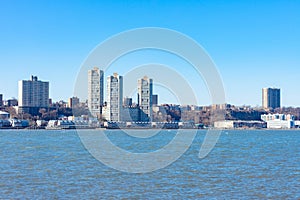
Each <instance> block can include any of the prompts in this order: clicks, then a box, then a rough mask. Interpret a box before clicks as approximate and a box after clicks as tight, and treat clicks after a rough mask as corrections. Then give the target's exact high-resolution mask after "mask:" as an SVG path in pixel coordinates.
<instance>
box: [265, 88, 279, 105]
mask: <svg viewBox="0 0 300 200" xmlns="http://www.w3.org/2000/svg"><path fill="white" fill-rule="evenodd" d="M262 106H263V108H264V109H267V108H273V109H275V108H280V89H278V88H263V89H262Z"/></svg>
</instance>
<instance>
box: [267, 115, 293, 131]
mask: <svg viewBox="0 0 300 200" xmlns="http://www.w3.org/2000/svg"><path fill="white" fill-rule="evenodd" d="M261 120H263V121H265V122H267V128H272V129H286V128H293V127H294V126H295V120H294V116H293V115H285V114H264V115H261Z"/></svg>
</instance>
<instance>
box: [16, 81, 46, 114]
mask: <svg viewBox="0 0 300 200" xmlns="http://www.w3.org/2000/svg"><path fill="white" fill-rule="evenodd" d="M18 106H19V109H18V110H19V112H22V113H23V112H24V113H29V114H31V115H37V114H38V111H39V109H40V108H48V107H49V82H43V81H39V80H38V77H37V76H31V80H22V81H19V102H18Z"/></svg>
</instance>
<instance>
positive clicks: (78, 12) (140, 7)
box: [0, 0, 300, 106]
mask: <svg viewBox="0 0 300 200" xmlns="http://www.w3.org/2000/svg"><path fill="white" fill-rule="evenodd" d="M0 19H1V20H0V27H1V28H0V61H1V63H0V66H1V68H0V69H1V84H0V93H3V94H4V99H8V98H11V97H17V95H18V93H17V91H18V85H17V81H18V80H22V79H29V77H30V75H31V74H34V75H37V76H38V77H39V78H40V79H42V80H47V81H50V96H51V98H53V99H54V100H56V101H57V100H60V99H64V100H67V98H68V97H70V96H72V95H73V88H74V83H75V79H76V76H77V73H78V71H79V69H80V65H81V64H82V62H83V61H84V59H85V58H86V57H87V55H88V54H89V52H90V51H92V50H93V48H94V47H95V46H96V45H98V44H99V43H100V42H102V41H103V40H105V39H106V38H108V37H110V36H112V35H115V34H117V33H119V32H122V31H125V30H128V29H133V28H141V27H149V26H150V27H163V28H169V29H174V30H176V31H179V32H182V33H184V34H186V35H188V36H190V37H192V38H193V39H195V40H196V41H197V42H198V43H199V44H200V45H202V46H203V47H204V48H205V50H206V51H207V52H208V54H209V55H210V56H211V57H212V59H213V60H214V62H215V63H216V65H217V67H218V70H219V72H220V73H221V76H222V79H223V83H224V86H225V90H226V100H227V102H228V103H232V104H236V105H243V104H246V105H253V106H255V105H261V88H262V87H279V88H281V90H282V104H283V105H284V106H300V95H299V94H298V88H299V85H298V82H299V74H300V1H298V0H290V1H287V0H282V1H276V0H273V1H209V0H207V1H201V0H198V1H140V2H139V1H113V2H110V1H92V0H90V1H84V0H82V1H76V0H75V1H74V0H73V1H59V0H51V1H30V0H28V1H25V0H24V1H15V0H9V1H8V0H1V1H0ZM129 58H130V57H129ZM131 58H132V59H134V57H133V56H131ZM172 62H174V60H170V63H172ZM167 63H168V62H166V64H167ZM91 67H92V66H91ZM197 90H198V89H197ZM204 90H206V88H199V97H200V104H209V100H208V98H207V97H205V96H206V95H205V92H204ZM157 92H158V91H157ZM202 94H203V98H202V99H201V95H202ZM167 99H168V98H167V97H163V95H162V98H161V99H160V100H161V101H160V103H165V101H167Z"/></svg>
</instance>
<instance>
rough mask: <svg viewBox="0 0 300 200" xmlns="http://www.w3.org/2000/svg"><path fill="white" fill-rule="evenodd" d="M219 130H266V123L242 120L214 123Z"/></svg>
mask: <svg viewBox="0 0 300 200" xmlns="http://www.w3.org/2000/svg"><path fill="white" fill-rule="evenodd" d="M214 127H215V128H217V129H235V128H257V129H260V128H266V127H267V124H266V122H262V121H242V120H238V121H235V120H224V121H216V122H214Z"/></svg>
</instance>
